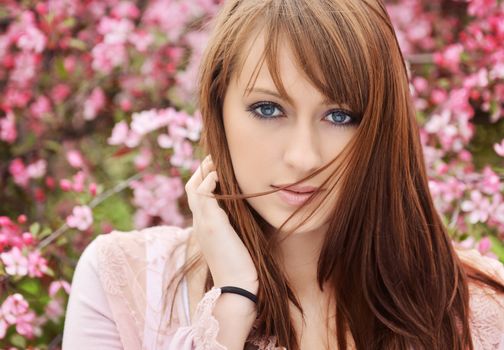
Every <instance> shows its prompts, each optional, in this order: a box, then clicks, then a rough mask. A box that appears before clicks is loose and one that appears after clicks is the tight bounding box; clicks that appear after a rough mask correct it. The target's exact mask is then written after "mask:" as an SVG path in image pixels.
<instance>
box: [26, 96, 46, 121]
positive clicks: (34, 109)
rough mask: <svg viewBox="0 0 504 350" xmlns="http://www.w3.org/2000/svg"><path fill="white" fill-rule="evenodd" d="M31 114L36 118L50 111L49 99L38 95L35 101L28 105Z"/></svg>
mask: <svg viewBox="0 0 504 350" xmlns="http://www.w3.org/2000/svg"><path fill="white" fill-rule="evenodd" d="M30 112H31V114H32V115H33V116H34V117H35V118H38V119H42V118H43V117H44V116H46V115H48V114H49V113H50V112H51V103H50V101H49V99H48V98H47V97H45V96H39V97H38V98H37V100H36V101H35V102H33V103H32V104H31V106H30Z"/></svg>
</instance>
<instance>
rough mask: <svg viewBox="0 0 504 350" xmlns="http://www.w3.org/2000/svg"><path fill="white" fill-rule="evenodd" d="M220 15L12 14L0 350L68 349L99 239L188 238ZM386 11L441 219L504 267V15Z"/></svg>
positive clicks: (118, 7) (59, 5) (158, 7)
mask: <svg viewBox="0 0 504 350" xmlns="http://www.w3.org/2000/svg"><path fill="white" fill-rule="evenodd" d="M221 2H222V1H221V0H148V1H144V2H142V6H140V5H139V2H135V1H127V0H87V1H77V0H42V1H36V2H33V1H24V2H21V1H14V0H5V1H3V2H2V6H3V7H2V11H0V21H1V23H2V25H3V26H4V27H3V28H5V31H4V32H2V33H0V86H2V98H1V99H0V172H2V176H1V177H0V179H1V180H0V187H1V188H2V192H1V193H0V300H3V302H2V304H1V305H0V343H1V344H2V346H3V344H6V348H14V345H13V344H10V342H11V340H12V338H13V336H14V335H16V336H21V338H22V339H23V341H24V342H25V345H26V346H22V347H23V348H33V347H34V346H35V344H41V343H47V344H48V343H49V342H52V341H53V340H54V339H57V337H58V336H59V334H58V333H61V328H62V317H63V314H64V307H65V303H66V301H67V297H68V293H69V291H70V284H69V281H70V279H71V277H72V276H71V269H69V268H68V266H71V265H74V264H75V262H76V260H77V259H78V257H79V254H80V253H81V252H82V250H83V249H84V247H85V246H86V245H87V244H88V243H89V241H90V240H91V239H93V237H94V236H95V235H96V234H99V233H106V232H109V231H111V230H112V229H114V228H118V227H119V228H133V227H134V228H142V227H147V226H149V225H155V224H170V225H185V224H186V223H187V218H188V217H189V215H190V213H189V211H188V209H187V206H186V203H185V200H184V190H183V184H184V182H185V181H186V180H187V179H188V177H189V176H190V174H191V172H192V171H193V170H194V169H195V168H196V167H197V165H198V160H197V159H198V158H199V150H198V149H197V146H196V144H197V142H198V140H199V138H200V133H201V127H202V125H201V116H200V114H199V112H198V111H197V109H196V106H195V101H194V100H195V98H194V96H195V95H194V92H195V89H196V86H195V83H196V81H197V71H198V67H199V63H200V60H201V57H202V54H203V51H204V49H205V45H206V43H207V41H208V35H209V33H208V30H207V28H208V26H206V25H205V24H206V23H208V20H209V19H211V18H212V17H213V16H214V15H215V13H216V12H217V11H218V9H219V7H220V4H221ZM387 8H388V10H389V13H390V17H391V18H392V21H393V22H394V26H395V30H396V33H397V36H398V39H399V43H400V46H401V47H402V50H403V52H404V54H405V59H406V60H407V61H408V62H409V65H410V68H411V69H410V71H411V88H412V89H411V90H412V98H413V102H414V104H415V107H416V109H417V111H418V119H419V121H420V123H421V130H420V135H421V140H422V145H423V147H424V155H425V161H426V166H427V169H428V174H429V186H430V189H431V193H432V195H433V198H434V201H435V205H436V208H437V209H438V211H439V213H440V214H441V215H442V216H443V218H444V220H445V221H446V223H447V225H448V227H449V229H450V232H453V238H454V241H461V242H460V243H458V244H462V245H464V246H467V247H473V248H476V249H478V250H479V251H480V253H481V254H484V255H487V256H490V257H494V258H499V259H502V260H504V256H501V255H499V251H502V248H504V244H503V243H502V242H503V241H504V185H503V181H502V179H503V177H504V173H503V169H504V136H503V135H504V128H503V125H504V124H503V123H504V122H503V119H504V118H503V115H504V114H503V104H502V101H504V47H503V46H502V45H501V44H500V43H502V42H503V40H504V25H503V23H504V4H503V3H502V2H497V1H489V0H471V1H469V2H462V1H453V2H448V3H446V2H444V3H442V2H441V1H439V0H435V1H427V0H421V1H416V0H400V1H388V2H387ZM451 10H453V11H451ZM454 14H457V15H454ZM494 130H500V132H498V131H497V132H493V131H494ZM2 165H4V166H2ZM4 179H6V180H5V181H4ZM496 248H501V249H500V250H499V249H496ZM61 261H64V262H65V263H64V264H61V263H60V262H61ZM69 270H70V271H69ZM27 282H30V283H31V284H30V283H28V285H31V286H32V287H33V286H38V287H33V288H37V293H38V294H37V297H36V298H33V295H30V294H29V291H27V289H26V284H25V283H27ZM4 286H9V289H7V288H3V287H4ZM23 286H24V287H23ZM28 300H29V303H28ZM35 310H37V311H35ZM40 310H42V311H40ZM52 323H54V324H57V325H58V327H59V331H57V332H55V331H54V328H55V327H54V325H52ZM17 341H19V338H17Z"/></svg>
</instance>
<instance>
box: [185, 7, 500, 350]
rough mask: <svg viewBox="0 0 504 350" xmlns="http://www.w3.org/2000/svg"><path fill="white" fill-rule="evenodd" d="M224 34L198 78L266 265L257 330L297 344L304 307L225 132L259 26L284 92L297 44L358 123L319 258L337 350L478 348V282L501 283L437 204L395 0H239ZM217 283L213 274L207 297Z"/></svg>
mask: <svg viewBox="0 0 504 350" xmlns="http://www.w3.org/2000/svg"><path fill="white" fill-rule="evenodd" d="M215 26H216V27H215V29H214V31H213V36H212V37H211V39H210V41H209V43H208V47H207V50H206V52H205V55H204V57H203V60H202V62H201V71H200V81H199V107H200V109H201V113H202V116H203V123H204V129H203V134H202V144H203V146H204V148H205V150H206V152H208V153H209V154H211V155H212V159H213V160H214V163H215V164H216V168H217V171H218V176H219V179H220V182H219V187H218V190H217V191H216V193H217V195H216V197H217V198H218V200H219V204H220V205H221V207H222V208H223V209H224V210H225V212H226V213H227V215H228V217H229V218H230V222H231V224H232V226H233V227H234V229H235V230H236V232H237V234H238V235H239V237H240V238H241V239H242V241H243V242H244V244H245V246H246V247H247V249H248V251H249V252H250V254H251V257H252V259H253V261H254V263H255V266H256V268H257V271H258V276H259V285H260V286H259V303H258V314H257V315H258V316H257V317H258V321H259V323H258V324H259V329H258V330H259V331H260V333H261V334H263V335H264V336H266V337H268V336H272V335H274V336H276V337H277V340H278V345H281V346H285V347H287V348H288V349H289V350H290V349H292V350H295V349H298V348H299V344H298V341H297V338H296V331H295V329H294V327H293V323H292V319H291V315H290V313H289V302H291V303H293V304H294V305H295V306H296V307H297V308H298V309H299V310H301V311H302V308H301V305H300V304H299V302H298V300H297V298H296V296H295V294H294V293H293V291H292V290H291V288H290V287H289V283H288V281H287V279H286V277H285V275H284V274H283V272H282V270H281V268H280V267H279V263H278V262H277V261H276V260H275V257H274V256H272V254H270V253H269V252H270V251H271V250H270V249H271V246H272V244H274V243H272V242H275V237H276V235H271V234H270V235H268V234H267V233H266V230H265V227H266V226H267V223H265V222H264V220H263V219H262V218H261V217H260V216H259V215H258V214H257V213H256V212H255V211H254V210H253V209H252V208H251V207H250V205H248V204H247V201H245V200H244V198H249V197H250V195H243V194H241V193H240V190H239V187H238V184H237V180H236V178H235V175H234V173H233V167H232V163H231V157H230V153H229V150H228V146H227V141H226V135H225V132H224V125H223V118H222V106H223V100H224V96H225V93H226V89H227V86H228V85H229V82H230V79H232V78H233V77H235V76H237V75H239V74H240V73H241V68H242V66H243V63H244V59H245V58H246V52H245V43H246V42H248V40H250V39H251V36H252V34H253V33H257V32H258V30H259V28H260V29H261V30H264V32H265V33H267V35H266V46H265V51H264V54H263V58H264V62H266V64H267V65H268V68H269V71H270V72H271V75H272V77H273V80H274V82H275V85H276V86H277V88H278V91H279V92H280V93H281V94H282V95H283V96H286V92H285V89H284V87H283V85H282V82H281V79H280V76H279V69H278V62H277V60H276V57H278V55H277V50H278V47H279V45H280V44H279V43H280V42H287V43H290V46H291V48H292V51H293V52H294V55H295V58H296V60H297V63H298V64H299V67H302V69H303V71H304V73H305V74H306V76H307V78H309V80H310V81H311V82H312V83H313V85H314V86H315V87H316V88H317V89H318V90H319V91H320V92H321V93H322V94H323V95H325V96H327V97H328V98H330V99H331V100H332V101H337V102H342V103H345V104H347V105H348V106H349V107H350V109H351V110H352V111H353V112H355V113H357V114H358V115H360V116H361V122H360V125H359V126H358V129H357V133H356V135H355V137H354V138H353V140H352V142H351V143H350V144H349V145H348V147H347V149H345V152H344V154H343V155H341V154H340V156H342V157H344V158H345V159H344V162H342V163H341V164H344V166H342V167H338V169H337V171H336V173H334V174H333V177H334V178H337V180H336V181H333V184H332V186H333V187H334V186H335V183H339V184H338V186H339V190H338V191H339V192H338V199H337V202H336V204H335V207H334V209H333V212H332V214H331V216H330V223H329V229H328V231H327V234H326V236H325V241H324V244H323V247H322V251H321V254H320V257H319V262H318V283H319V286H320V288H321V289H322V286H323V285H326V284H329V285H330V286H331V292H332V293H333V295H334V300H335V301H336V310H335V312H336V319H335V325H334V328H335V329H336V335H337V341H338V347H339V348H340V349H345V348H347V345H348V339H346V336H345V334H346V332H347V331H349V332H350V333H351V335H352V337H353V339H354V341H355V346H356V348H357V349H359V350H369V349H407V348H411V347H413V348H422V349H461V350H462V349H473V344H472V340H471V330H470V326H469V316H470V310H469V288H468V283H469V282H470V281H472V282H480V283H484V284H486V285H489V286H491V287H493V288H494V289H495V290H498V291H500V292H502V293H504V285H503V284H502V283H500V282H499V281H497V280H495V279H494V278H492V277H491V276H489V275H486V274H484V273H483V272H482V271H478V270H476V269H475V268H473V267H471V266H469V265H466V264H464V263H463V262H462V261H461V260H460V259H459V258H458V256H457V254H456V252H455V250H454V249H453V247H452V243H451V240H450V238H449V236H448V234H447V232H446V229H445V227H444V226H443V223H442V221H441V219H440V217H439V215H438V213H437V212H436V210H435V208H434V205H433V202H432V199H431V196H430V193H429V187H428V183H427V176H426V171H425V166H424V158H423V153H422V148H421V144H420V141H419V133H418V126H417V123H416V119H415V111H414V108H413V105H412V103H411V100H410V95H409V85H408V77H407V71H406V67H405V64H404V59H403V56H402V53H401V51H400V49H399V46H398V42H397V39H396V36H395V33H394V29H393V27H392V24H391V21H390V18H389V17H388V14H387V12H386V10H385V7H384V4H383V3H382V2H381V1H380V0H364V1H362V0H359V1H357V0H261V1H258V0H230V1H227V2H226V3H225V4H224V6H223V8H222V10H221V12H220V14H219V16H218V17H217V18H216V22H215ZM319 171H320V170H319ZM348 174H351V176H348ZM310 177H311V176H310ZM329 180H330V179H328V181H329ZM268 193H269V192H268ZM200 258H201V256H200V257H197V258H194V259H192V260H190V261H188V262H187V263H186V264H185V265H184V266H183V268H182V269H181V270H180V271H179V274H178V275H179V276H183V275H185V274H187V273H188V272H189V271H190V270H191V269H192V268H194V267H195V266H196V264H197V262H198V260H199V259H200ZM179 282H180V280H179ZM211 286H212V280H211V275H210V273H209V272H208V273H207V281H206V286H205V288H206V290H208V289H210V288H211Z"/></svg>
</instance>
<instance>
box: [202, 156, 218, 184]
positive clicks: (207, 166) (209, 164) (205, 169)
mask: <svg viewBox="0 0 504 350" xmlns="http://www.w3.org/2000/svg"><path fill="white" fill-rule="evenodd" d="M212 170H215V166H214V163H213V161H212V158H211V157H210V156H207V157H206V158H205V159H203V161H202V162H201V181H203V180H204V179H205V177H206V176H207V174H208V173H210V172H211V171H212Z"/></svg>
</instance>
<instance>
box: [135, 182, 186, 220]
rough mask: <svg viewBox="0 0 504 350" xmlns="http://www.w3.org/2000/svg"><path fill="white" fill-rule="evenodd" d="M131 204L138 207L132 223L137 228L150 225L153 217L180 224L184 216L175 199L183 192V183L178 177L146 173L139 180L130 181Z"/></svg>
mask: <svg viewBox="0 0 504 350" xmlns="http://www.w3.org/2000/svg"><path fill="white" fill-rule="evenodd" d="M131 188H132V189H133V204H135V205H136V206H137V207H138V210H137V212H136V213H135V218H134V223H135V226H136V227H137V228H144V227H148V226H150V225H152V224H153V223H154V220H155V219H161V222H163V223H166V224H170V225H176V226H182V224H183V223H184V217H183V215H182V214H181V212H180V209H179V206H178V204H177V199H178V198H180V197H181V196H182V195H183V194H184V185H183V183H182V181H181V179H180V178H179V177H167V176H164V175H147V176H144V177H143V179H142V180H141V181H135V182H133V183H131Z"/></svg>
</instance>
